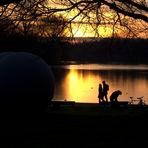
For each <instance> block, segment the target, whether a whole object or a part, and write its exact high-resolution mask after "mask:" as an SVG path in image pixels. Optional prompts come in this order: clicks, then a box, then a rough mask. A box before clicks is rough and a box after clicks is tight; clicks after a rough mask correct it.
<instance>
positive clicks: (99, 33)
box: [48, 0, 148, 38]
mask: <svg viewBox="0 0 148 148" xmlns="http://www.w3.org/2000/svg"><path fill="white" fill-rule="evenodd" d="M53 2H56V4H55V3H53ZM48 6H49V7H50V8H65V6H62V5H60V4H58V1H55V0H49V2H48ZM105 9H106V10H105ZM102 11H103V19H104V20H101V23H100V24H99V25H98V24H97V21H96V18H95V17H96V15H95V14H93V13H90V14H89V16H90V17H91V18H90V20H89V21H88V18H87V17H84V15H79V16H77V17H76V18H75V19H73V18H74V17H75V16H76V15H77V14H78V13H79V12H78V10H76V9H74V10H71V11H63V12H60V13H58V14H62V16H63V17H64V18H66V19H67V20H68V21H69V20H72V19H73V20H72V25H71V27H72V34H73V36H74V37H111V36H112V35H113V34H114V35H115V36H120V37H125V36H126V34H127V32H128V33H129V30H131V28H132V29H133V33H132V35H129V37H132V36H134V33H135V32H136V31H137V30H138V29H139V28H140V32H138V34H137V33H136V35H139V36H140V37H144V38H145V37H146V38H147V34H148V33H147V30H145V28H144V26H148V25H147V24H146V23H145V22H142V23H141V22H140V21H138V20H133V19H130V20H129V18H128V17H123V16H122V15H121V18H120V19H121V20H122V21H123V24H122V27H121V26H120V25H119V22H118V23H116V25H113V20H114V21H116V20H117V19H118V16H117V14H116V13H114V12H113V11H111V10H109V9H108V8H102ZM127 24H128V25H130V27H129V28H128V27H126V25H127ZM135 24H136V25H135ZM128 29H129V30H128ZM143 29H144V30H145V31H143ZM66 31H67V36H70V34H69V32H70V31H69V30H66Z"/></svg>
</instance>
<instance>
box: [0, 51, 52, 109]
mask: <svg viewBox="0 0 148 148" xmlns="http://www.w3.org/2000/svg"><path fill="white" fill-rule="evenodd" d="M53 95H54V76H53V73H52V71H51V68H50V67H49V65H48V64H46V63H45V62H44V60H42V59H41V58H40V57H38V56H36V55H34V54H31V53H26V52H16V53H15V52H5V53H1V54H0V109H2V108H3V109H5V110H10V109H11V110H18V111H19V110H21V111H25V112H27V111H40V110H42V109H43V108H44V107H45V106H46V105H47V103H48V101H50V100H51V99H52V98H53Z"/></svg>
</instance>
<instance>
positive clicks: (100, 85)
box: [98, 83, 104, 103]
mask: <svg viewBox="0 0 148 148" xmlns="http://www.w3.org/2000/svg"><path fill="white" fill-rule="evenodd" d="M98 99H99V103H102V102H104V100H103V88H102V84H100V83H99V87H98Z"/></svg>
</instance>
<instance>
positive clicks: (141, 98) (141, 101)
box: [129, 96, 146, 105]
mask: <svg viewBox="0 0 148 148" xmlns="http://www.w3.org/2000/svg"><path fill="white" fill-rule="evenodd" d="M129 98H130V101H129V104H130V105H132V104H135V103H134V102H138V103H137V105H146V103H145V100H143V98H144V96H141V97H137V98H136V99H133V98H134V97H129Z"/></svg>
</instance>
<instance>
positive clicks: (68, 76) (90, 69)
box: [52, 64, 148, 104]
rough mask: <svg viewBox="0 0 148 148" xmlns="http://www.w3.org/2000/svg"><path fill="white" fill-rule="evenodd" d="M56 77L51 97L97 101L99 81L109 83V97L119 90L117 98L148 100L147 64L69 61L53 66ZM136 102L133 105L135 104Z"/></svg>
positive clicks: (146, 101) (147, 101)
mask: <svg viewBox="0 0 148 148" xmlns="http://www.w3.org/2000/svg"><path fill="white" fill-rule="evenodd" d="M52 69H53V73H54V76H55V83H56V88H55V93H54V98H53V100H63V101H64V100H65V101H76V102H88V103H97V102H98V98H97V96H98V84H99V83H102V81H103V80H105V81H106V82H107V83H108V84H109V87H110V89H109V92H108V97H109V96H110V95H111V93H112V92H113V91H115V90H118V89H119V90H121V91H122V95H120V96H119V97H118V100H120V101H130V97H134V99H135V100H137V101H138V99H137V97H141V96H144V98H143V99H144V100H145V103H148V65H105V64H70V65H60V66H52ZM137 101H135V104H136V103H138V102H137Z"/></svg>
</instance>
